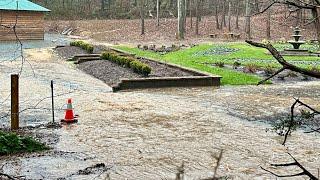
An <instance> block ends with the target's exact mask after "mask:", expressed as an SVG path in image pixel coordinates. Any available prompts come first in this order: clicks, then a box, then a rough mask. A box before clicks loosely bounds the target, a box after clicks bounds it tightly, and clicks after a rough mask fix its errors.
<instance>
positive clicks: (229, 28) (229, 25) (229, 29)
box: [228, 1, 231, 32]
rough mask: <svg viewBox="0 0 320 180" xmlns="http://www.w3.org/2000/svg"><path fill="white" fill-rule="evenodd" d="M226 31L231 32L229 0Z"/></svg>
mask: <svg viewBox="0 0 320 180" xmlns="http://www.w3.org/2000/svg"><path fill="white" fill-rule="evenodd" d="M228 31H229V32H231V1H229V7H228Z"/></svg>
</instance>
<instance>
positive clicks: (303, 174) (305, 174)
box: [261, 153, 319, 180]
mask: <svg viewBox="0 0 320 180" xmlns="http://www.w3.org/2000/svg"><path fill="white" fill-rule="evenodd" d="M288 154H289V156H290V157H291V158H292V159H293V160H294V162H291V163H285V164H270V165H271V166H273V167H289V166H297V167H299V168H300V169H301V170H302V172H300V173H297V174H290V175H279V174H276V173H274V172H272V171H270V170H267V169H265V168H263V167H261V169H263V170H264V171H267V172H268V173H271V174H272V175H274V176H277V177H279V178H283V177H297V176H308V177H309V178H310V179H311V180H319V179H318V178H317V177H316V176H314V175H313V174H311V173H310V172H309V171H308V170H307V169H306V168H305V167H304V166H302V165H301V164H300V163H299V162H298V161H297V160H296V158H294V157H293V156H292V155H291V154H290V153H288Z"/></svg>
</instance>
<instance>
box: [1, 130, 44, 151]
mask: <svg viewBox="0 0 320 180" xmlns="http://www.w3.org/2000/svg"><path fill="white" fill-rule="evenodd" d="M46 149H48V147H46V146H45V145H44V144H42V143H40V142H38V141H36V140H34V139H32V138H31V137H20V136H18V135H16V134H14V133H7V132H3V131H0V155H7V154H12V153H20V152H36V151H41V150H46Z"/></svg>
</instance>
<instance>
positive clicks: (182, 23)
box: [177, 0, 186, 40]
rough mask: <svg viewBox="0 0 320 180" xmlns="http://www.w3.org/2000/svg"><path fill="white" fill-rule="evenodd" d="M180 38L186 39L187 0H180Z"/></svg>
mask: <svg viewBox="0 0 320 180" xmlns="http://www.w3.org/2000/svg"><path fill="white" fill-rule="evenodd" d="M177 2H178V36H177V37H178V39H180V40H182V39H184V34H185V15H186V14H185V12H186V11H185V5H186V4H185V0H178V1H177Z"/></svg>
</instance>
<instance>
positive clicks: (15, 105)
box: [11, 74, 19, 130]
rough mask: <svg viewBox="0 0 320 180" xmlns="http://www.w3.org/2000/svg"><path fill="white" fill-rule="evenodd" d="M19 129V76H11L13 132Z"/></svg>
mask: <svg viewBox="0 0 320 180" xmlns="http://www.w3.org/2000/svg"><path fill="white" fill-rule="evenodd" d="M17 129H19V75H18V74H12V75H11V130H17Z"/></svg>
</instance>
